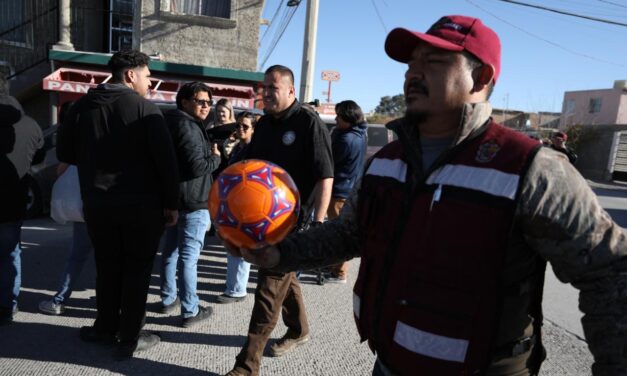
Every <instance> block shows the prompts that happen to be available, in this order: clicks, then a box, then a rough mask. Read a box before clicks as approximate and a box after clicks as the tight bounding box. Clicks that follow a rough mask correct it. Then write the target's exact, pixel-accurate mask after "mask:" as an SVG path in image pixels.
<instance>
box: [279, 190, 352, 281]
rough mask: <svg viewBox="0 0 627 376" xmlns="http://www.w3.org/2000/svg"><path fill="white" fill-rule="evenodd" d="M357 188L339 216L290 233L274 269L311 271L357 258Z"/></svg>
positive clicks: (281, 248)
mask: <svg viewBox="0 0 627 376" xmlns="http://www.w3.org/2000/svg"><path fill="white" fill-rule="evenodd" d="M356 186H357V187H358V186H359V183H357V184H356ZM357 187H356V188H354V189H353V191H352V193H351V195H350V197H349V198H348V199H347V200H346V203H345V204H344V207H342V211H341V212H340V216H339V217H337V218H336V219H334V220H332V221H327V222H325V223H324V224H322V225H320V226H318V227H314V228H311V229H309V230H307V231H303V232H299V233H295V234H291V235H290V236H288V237H287V238H286V239H285V240H284V241H283V242H281V243H280V244H279V249H280V251H281V262H280V264H279V265H278V266H276V267H275V268H273V269H274V270H277V271H284V272H285V271H295V270H310V269H315V268H319V267H323V266H328V265H333V264H337V263H340V262H343V261H346V260H350V259H352V258H354V257H358V256H359V251H360V247H359V244H360V239H362V237H360V236H359V229H358V226H357V221H356V220H355V212H356V206H357V196H358V188H357Z"/></svg>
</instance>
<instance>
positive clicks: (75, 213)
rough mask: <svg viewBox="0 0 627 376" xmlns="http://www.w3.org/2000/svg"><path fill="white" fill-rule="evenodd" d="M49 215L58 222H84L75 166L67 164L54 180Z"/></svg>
mask: <svg viewBox="0 0 627 376" xmlns="http://www.w3.org/2000/svg"><path fill="white" fill-rule="evenodd" d="M50 217H52V219H54V220H55V222H57V223H60V224H65V223H67V222H85V219H84V218H83V200H81V189H80V186H79V184H78V169H77V168H76V166H69V167H68V168H67V169H66V170H65V172H64V173H63V174H62V175H61V176H59V178H58V179H57V181H55V182H54V185H53V186H52V197H51V199H50Z"/></svg>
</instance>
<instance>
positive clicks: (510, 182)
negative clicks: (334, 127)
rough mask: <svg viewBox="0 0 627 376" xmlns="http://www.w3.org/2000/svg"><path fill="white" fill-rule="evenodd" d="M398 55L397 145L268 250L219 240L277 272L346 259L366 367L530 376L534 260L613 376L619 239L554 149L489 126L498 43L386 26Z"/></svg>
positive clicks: (435, 29) (622, 263)
mask: <svg viewBox="0 0 627 376" xmlns="http://www.w3.org/2000/svg"><path fill="white" fill-rule="evenodd" d="M385 50H386V53H387V54H388V55H389V56H390V57H391V58H392V59H395V60H397V61H399V62H403V63H406V64H407V72H406V74H405V86H404V90H405V98H406V101H407V112H406V114H405V117H404V118H402V119H399V120H398V121H395V122H393V123H391V124H389V125H388V126H389V127H391V128H392V129H394V130H395V132H396V133H397V135H398V137H399V140H398V141H394V142H392V143H390V144H388V145H387V146H385V147H384V148H382V149H381V151H379V152H378V153H377V154H375V156H374V157H373V159H372V160H371V161H370V162H369V163H368V165H367V166H366V170H365V172H364V174H363V175H362V181H361V185H360V186H359V187H358V188H357V189H356V190H355V191H354V192H353V194H352V195H351V197H350V198H349V200H348V201H347V203H346V205H345V206H344V208H343V210H342V213H341V215H340V217H339V218H338V219H336V220H334V221H330V222H327V223H325V224H323V225H321V226H319V227H317V228H314V229H311V230H310V231H307V232H304V233H300V234H292V235H290V236H288V237H287V238H286V239H285V240H284V241H283V242H281V243H280V244H278V245H277V246H274V247H268V248H266V249H265V251H261V250H255V251H250V250H232V252H233V253H234V254H235V255H238V254H240V253H241V254H242V255H243V256H244V258H246V259H247V260H248V261H250V262H253V263H257V264H259V265H261V266H262V267H265V268H273V270H277V271H288V270H297V269H311V268H314V267H319V266H322V265H328V264H333V263H337V262H340V261H344V260H348V259H350V258H353V257H361V265H360V270H359V276H358V278H357V282H356V284H355V289H354V296H353V307H354V315H355V319H356V321H357V327H358V330H359V333H360V336H361V338H362V340H364V341H366V340H367V341H368V344H369V346H370V348H371V349H372V350H373V351H374V352H376V354H377V362H376V364H375V368H374V371H373V375H416V374H424V375H460V374H468V375H475V374H477V375H491V376H493V375H536V374H538V372H539V368H540V364H541V362H542V360H543V359H544V356H545V354H544V349H543V347H542V342H541V323H542V307H541V301H542V286H543V279H544V267H545V265H546V262H547V261H548V262H550V263H551V265H552V267H553V270H554V271H555V274H556V275H557V277H558V278H559V279H560V280H561V281H562V282H565V283H571V284H572V285H573V286H575V287H576V288H578V289H579V290H580V292H581V295H580V300H579V307H580V309H581V310H582V312H583V313H584V314H585V316H584V318H583V320H582V322H583V327H584V332H585V334H586V339H587V342H588V346H589V348H590V351H591V352H592V355H593V356H594V360H595V363H594V365H593V366H592V373H593V374H594V375H625V374H627V357H626V356H625V354H626V353H627V238H626V236H625V233H624V232H623V230H622V229H621V228H620V227H619V226H618V225H617V224H616V223H614V222H613V221H612V219H611V218H610V216H609V215H608V213H606V212H605V211H604V210H603V208H602V207H601V205H600V204H599V201H598V200H597V198H596V196H595V194H594V193H593V192H592V190H591V189H590V187H589V186H588V184H587V183H586V181H585V180H584V179H583V178H582V177H581V175H580V174H579V173H578V172H577V170H575V169H574V168H573V167H572V165H571V164H570V163H569V161H568V159H566V157H565V156H564V155H563V154H561V153H558V152H555V151H553V150H551V149H549V148H540V147H539V146H538V145H537V144H536V143H535V142H533V141H532V140H530V139H529V138H528V137H526V136H524V135H520V134H518V133H516V132H514V131H512V130H508V129H506V128H505V127H502V126H500V125H498V124H496V123H494V122H493V121H492V120H491V118H490V115H491V112H492V108H491V106H490V103H489V102H488V99H489V96H490V93H491V91H492V87H493V85H494V84H495V83H496V81H497V78H498V76H499V73H500V62H501V59H500V57H501V53H500V42H499V38H498V36H497V35H496V33H494V31H492V30H491V29H489V28H488V27H487V26H485V25H484V24H483V23H482V22H481V20H478V19H476V18H471V17H465V16H445V17H442V18H441V19H440V20H439V21H437V22H436V23H435V24H434V25H433V26H431V27H430V28H429V30H428V31H427V32H426V33H421V32H416V31H411V30H406V29H400V28H399V29H394V30H392V31H391V32H390V34H389V35H388V37H387V40H386V43H385Z"/></svg>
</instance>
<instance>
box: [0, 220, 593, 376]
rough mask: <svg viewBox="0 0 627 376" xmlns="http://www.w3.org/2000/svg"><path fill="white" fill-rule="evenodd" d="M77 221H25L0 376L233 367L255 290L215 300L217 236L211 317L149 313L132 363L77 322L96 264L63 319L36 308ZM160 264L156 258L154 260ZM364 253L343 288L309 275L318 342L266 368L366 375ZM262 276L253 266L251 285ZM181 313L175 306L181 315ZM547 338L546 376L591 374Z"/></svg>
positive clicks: (553, 331)
mask: <svg viewBox="0 0 627 376" xmlns="http://www.w3.org/2000/svg"><path fill="white" fill-rule="evenodd" d="M70 235H71V227H70V226H61V225H57V224H55V223H54V222H52V221H51V220H50V219H45V218H42V219H37V220H30V221H27V222H26V223H25V224H24V227H23V242H24V248H25V249H24V252H23V258H22V268H23V272H22V291H21V295H20V299H19V302H20V312H19V313H18V314H17V316H16V322H15V323H13V324H12V325H9V326H4V327H0V358H1V359H2V360H1V361H0V375H2V376H4V375H7V376H8V375H11V376H14V375H79V376H87V375H89V376H91V375H150V376H155V375H159V376H165V375H223V374H225V373H226V372H228V371H229V370H230V369H231V368H232V366H233V363H234V361H235V356H236V355H237V353H238V352H239V350H240V348H241V346H242V345H243V343H244V341H245V335H246V330H247V327H248V321H249V318H250V312H251V310H252V304H253V296H252V294H249V296H248V298H247V299H246V300H245V301H244V302H241V303H235V304H228V305H220V304H216V303H215V298H216V296H218V295H219V294H221V293H222V291H223V289H224V285H223V283H224V282H223V281H224V278H225V272H226V257H225V253H224V249H223V247H221V246H220V245H218V244H217V243H216V240H215V239H214V238H208V239H207V240H208V244H206V245H205V250H204V251H203V252H202V255H201V260H200V262H199V267H198V272H199V286H198V287H199V295H200V298H201V301H203V302H205V304H208V305H211V306H212V307H213V309H214V315H213V316H212V318H211V319H209V320H208V321H206V322H203V323H202V324H200V325H199V326H197V327H195V328H192V329H183V328H181V327H180V326H179V323H180V318H179V317H178V316H163V315H160V314H156V313H153V312H148V313H147V325H146V329H149V330H154V331H158V332H159V333H160V334H161V336H162V342H161V343H160V344H159V345H158V346H156V347H154V348H153V349H150V350H149V351H147V352H143V353H138V354H137V356H136V357H135V358H133V359H132V360H128V361H123V362H116V361H114V360H113V358H112V356H111V349H110V348H109V349H108V348H102V347H99V346H96V345H91V344H85V343H83V342H81V341H80V340H79V338H78V328H80V327H81V326H84V325H91V324H92V323H93V319H94V317H95V314H96V311H95V308H94V307H95V298H94V290H93V287H94V272H93V270H94V266H93V261H89V262H88V263H87V264H86V266H85V270H84V273H83V275H82V276H81V278H80V281H79V283H78V286H77V289H76V291H75V293H74V294H73V295H72V298H70V301H69V302H68V306H67V309H66V312H65V314H64V315H63V316H48V315H44V314H41V313H39V312H38V310H37V305H38V304H39V302H40V301H41V300H43V299H46V298H49V297H50V296H51V295H52V294H53V293H54V291H53V290H54V289H56V288H57V286H58V283H59V281H58V279H59V276H60V273H61V272H62V269H63V264H64V262H65V258H66V255H67V252H68V249H69V245H70V239H71V237H70ZM159 261H160V259H159V257H158V258H157V262H156V265H157V264H158V262H159ZM358 265H359V260H353V261H352V262H351V270H350V280H349V283H348V284H346V285H338V284H327V285H325V286H318V285H316V284H315V279H314V278H313V275H306V276H305V277H306V278H305V281H304V283H303V284H302V288H303V294H304V297H305V304H306V306H307V312H308V316H309V321H310V325H311V336H312V340H311V341H310V342H309V343H308V344H306V345H303V346H301V347H299V348H297V349H296V350H295V351H294V352H293V353H290V354H288V355H286V356H284V357H281V358H271V357H264V359H263V363H262V369H261V375H289V376H292V375H370V374H371V371H372V366H373V363H374V360H375V357H374V355H373V354H372V353H371V352H370V350H369V349H368V346H367V345H366V344H360V343H359V338H358V335H357V331H356V330H355V327H354V323H353V316H352V284H353V283H354V280H355V277H356V273H357V268H358ZM157 270H158V269H157V268H155V269H154V271H153V279H152V281H151V287H150V295H149V310H150V309H151V308H154V305H155V304H157V303H158V300H159V298H158V292H159V288H158V286H159V280H158V273H157ZM255 276H256V273H255V272H253V273H251V280H250V284H249V292H251V293H252V292H253V290H254V284H255ZM177 313H178V312H177ZM544 329H545V336H544V338H545V344H546V347H547V348H548V351H549V360H548V361H547V362H545V364H544V365H543V372H542V375H587V374H589V372H590V371H589V367H590V364H591V357H590V354H589V352H588V350H587V348H586V344H585V342H582V341H580V340H578V339H577V338H575V337H574V336H572V335H571V334H569V333H567V332H565V331H564V330H562V329H561V328H559V327H557V326H555V325H553V324H551V323H549V322H547V323H546V324H545V326H544ZM284 332H285V327H284V326H283V324H282V323H279V325H277V328H276V329H275V330H274V332H273V333H272V337H271V338H272V339H271V341H270V342H269V344H271V343H272V342H273V341H274V340H276V339H278V338H280V337H281V336H282V335H283V333H284Z"/></svg>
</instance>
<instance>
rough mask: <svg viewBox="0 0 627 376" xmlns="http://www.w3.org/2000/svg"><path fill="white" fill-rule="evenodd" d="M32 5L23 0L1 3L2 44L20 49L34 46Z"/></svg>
mask: <svg viewBox="0 0 627 376" xmlns="http://www.w3.org/2000/svg"><path fill="white" fill-rule="evenodd" d="M31 5H32V3H31V2H29V1H23V0H3V1H0V43H3V44H10V45H14V46H20V47H28V46H31V45H32V44H33V24H32V21H31V17H30V14H31V13H32V9H31Z"/></svg>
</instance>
